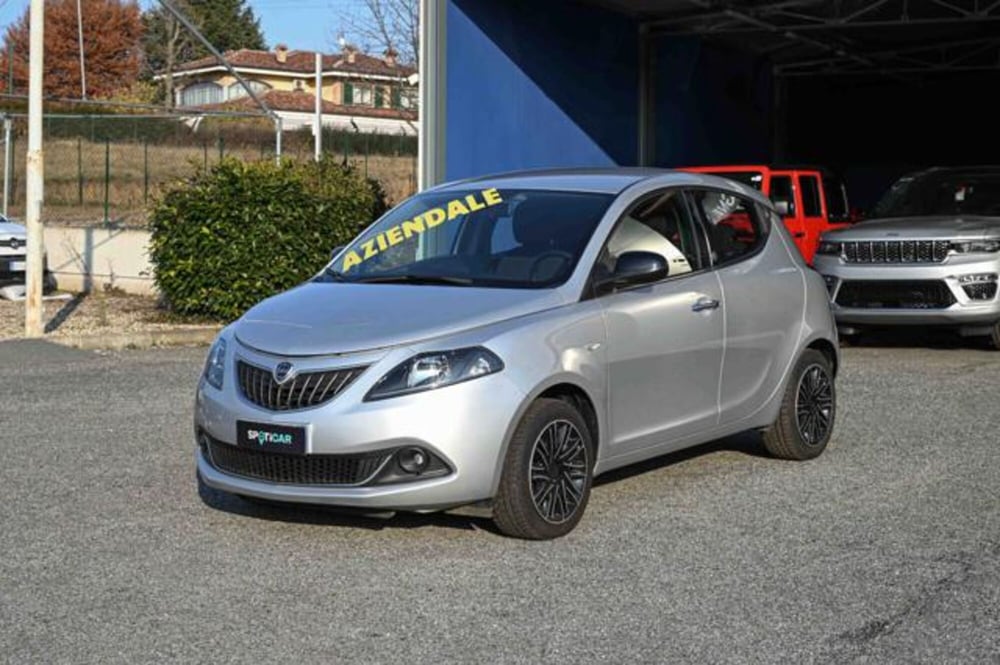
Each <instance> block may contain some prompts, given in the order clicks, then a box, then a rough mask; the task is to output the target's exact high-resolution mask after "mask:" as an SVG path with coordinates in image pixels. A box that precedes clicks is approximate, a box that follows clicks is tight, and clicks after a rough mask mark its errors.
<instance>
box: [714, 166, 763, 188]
mask: <svg viewBox="0 0 1000 665" xmlns="http://www.w3.org/2000/svg"><path fill="white" fill-rule="evenodd" d="M709 175H717V176H719V177H720V178H729V179H730V180H735V181H736V182H740V183H743V184H744V185H747V186H749V187H753V188H754V189H756V190H758V191H760V185H761V183H762V182H763V181H764V174H763V173H761V172H760V171H711V172H709Z"/></svg>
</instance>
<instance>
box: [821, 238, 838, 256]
mask: <svg viewBox="0 0 1000 665" xmlns="http://www.w3.org/2000/svg"><path fill="white" fill-rule="evenodd" d="M816 253H817V254H832V255H834V256H839V255H840V243H839V242H826V241H825V240H824V241H823V242H821V243H820V244H819V247H817V248H816Z"/></svg>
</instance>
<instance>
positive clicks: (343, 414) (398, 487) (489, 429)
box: [194, 342, 524, 511]
mask: <svg viewBox="0 0 1000 665" xmlns="http://www.w3.org/2000/svg"><path fill="white" fill-rule="evenodd" d="M230 349H234V351H233V352H232V353H230V354H229V357H228V358H227V360H226V377H225V381H224V383H223V389H222V390H217V389H215V388H214V387H212V386H209V385H208V384H206V383H205V382H204V381H203V380H202V381H201V382H200V385H199V387H198V392H197V397H196V403H195V418H194V424H195V436H196V439H197V437H198V435H199V433H201V432H204V433H205V434H207V435H208V436H210V437H212V438H214V439H216V440H217V441H219V442H223V443H226V444H232V443H235V442H236V440H237V439H236V434H237V427H236V421H237V420H244V421H249V422H253V423H267V424H277V425H287V426H302V427H304V428H305V430H306V432H307V442H306V453H305V454H306V455H307V456H308V455H363V454H365V453H374V452H378V451H388V450H394V449H398V448H401V447H406V446H419V447H421V448H424V449H425V450H428V451H430V452H431V453H433V454H434V455H436V456H438V457H439V458H440V459H442V460H444V462H445V463H446V464H447V465H448V466H449V467H450V469H451V472H450V473H448V474H447V475H445V476H441V477H434V478H428V479H420V478H419V476H415V477H414V479H413V480H406V481H405V482H395V483H392V484H382V485H377V484H363V485H359V486H354V485H332V484H324V485H303V484H289V483H284V482H269V481H266V480H260V479H255V478H249V477H244V476H240V475H235V474H233V473H230V472H226V471H224V470H222V469H220V468H219V467H218V466H217V465H215V464H213V462H212V460H211V459H210V457H211V456H210V454H208V453H207V452H206V450H205V449H204V448H202V447H199V448H198V450H197V454H196V458H197V465H198V473H199V475H200V476H201V478H202V480H203V482H204V483H205V484H206V485H208V486H210V487H213V488H216V489H219V490H223V491H226V492H232V493H235V494H242V495H248V496H253V497H259V498H263V499H269V500H273V501H287V502H298V503H309V504H326V505H334V506H345V507H352V508H366V509H377V510H414V511H431V510H441V509H445V508H451V507H455V506H460V505H464V504H469V503H475V502H478V501H482V500H484V499H488V498H490V497H491V496H492V495H493V493H494V491H495V486H496V482H497V479H498V474H499V468H500V464H501V462H502V456H503V454H504V451H505V442H506V440H507V437H508V435H509V429H510V426H511V423H512V422H513V421H514V418H515V415H516V413H517V412H518V410H519V408H520V406H521V403H522V401H523V400H524V395H523V393H521V392H520V391H519V390H518V389H517V388H516V387H515V386H514V385H513V384H512V383H511V382H510V381H509V380H508V379H507V377H506V376H505V375H504V372H499V373H497V374H494V375H490V376H486V377H483V378H480V379H475V380H472V381H467V382H465V383H460V384H456V385H453V386H448V387H445V388H440V389H437V390H431V391H427V392H423V393H416V394H413V395H408V396H402V397H397V398H392V399H385V400H380V401H375V402H364V401H363V397H364V395H365V394H366V393H367V391H368V390H369V388H370V387H371V386H372V384H374V382H375V381H377V380H378V379H379V378H380V377H381V376H382V375H383V374H385V372H387V371H388V370H390V369H391V368H392V367H394V366H395V365H396V364H398V363H399V362H400V361H402V360H404V359H405V358H407V357H409V356H410V355H412V351H411V350H409V349H402V350H400V349H397V350H396V351H393V352H390V353H388V354H385V353H384V352H383V354H382V356H383V357H371V356H369V357H365V358H360V357H358V356H354V357H352V358H350V359H344V358H336V357H328V358H309V359H296V360H295V362H296V365H300V364H301V365H302V368H301V369H302V370H303V371H308V370H309V369H310V366H312V368H316V369H318V368H323V369H336V368H337V367H338V366H340V367H347V366H356V365H359V364H367V363H369V362H370V363H371V364H370V366H369V367H368V369H367V370H366V371H365V372H364V373H363V374H362V375H361V376H360V377H359V378H358V379H357V380H356V381H355V382H354V383H353V384H351V385H350V386H349V387H347V388H346V389H345V390H344V391H343V392H341V393H340V394H338V395H337V396H336V397H335V398H333V399H332V400H331V401H330V402H327V403H325V404H322V405H320V406H317V407H314V408H307V409H300V410H294V411H283V412H275V411H269V410H266V409H263V408H261V407H259V406H257V405H255V404H253V403H251V402H250V401H249V400H247V399H246V398H245V397H244V396H243V395H242V393H241V392H240V389H239V386H238V385H237V381H236V377H235V372H234V371H233V367H234V358H236V357H240V358H244V359H245V360H247V361H250V362H253V363H255V364H258V365H260V366H269V365H274V364H276V363H277V362H278V361H279V360H281V359H280V358H275V357H271V356H265V355H262V354H258V353H256V352H253V351H252V350H249V349H246V348H245V347H242V346H241V345H239V344H235V343H233V342H230Z"/></svg>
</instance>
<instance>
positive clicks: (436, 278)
mask: <svg viewBox="0 0 1000 665" xmlns="http://www.w3.org/2000/svg"><path fill="white" fill-rule="evenodd" d="M351 281H353V282H357V283H359V284H445V285H448V286H471V285H472V280H471V279H469V278H468V277H448V276H444V275H406V274H404V275H372V276H371V277H361V278H359V279H355V280H351Z"/></svg>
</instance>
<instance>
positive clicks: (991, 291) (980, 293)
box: [962, 282, 997, 300]
mask: <svg viewBox="0 0 1000 665" xmlns="http://www.w3.org/2000/svg"><path fill="white" fill-rule="evenodd" d="M962 288H963V289H965V295H967V296H969V299H970V300H993V298H994V296H996V294H997V283H996V282H978V283H976V284H963V285H962Z"/></svg>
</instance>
